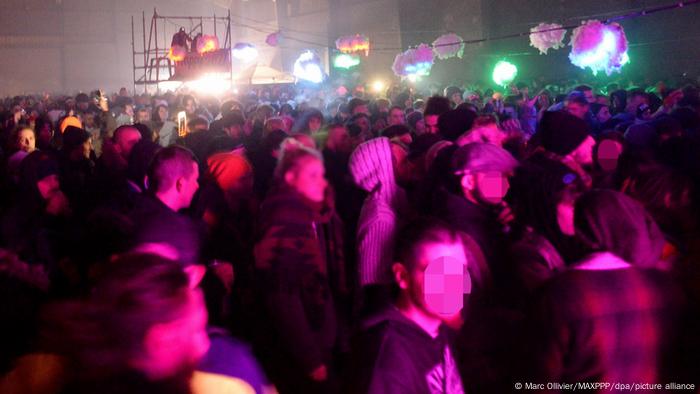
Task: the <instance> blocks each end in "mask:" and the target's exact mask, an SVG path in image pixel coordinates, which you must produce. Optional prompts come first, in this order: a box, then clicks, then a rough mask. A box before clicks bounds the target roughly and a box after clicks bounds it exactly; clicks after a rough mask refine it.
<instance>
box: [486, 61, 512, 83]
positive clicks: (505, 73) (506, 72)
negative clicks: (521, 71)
mask: <svg viewBox="0 0 700 394" xmlns="http://www.w3.org/2000/svg"><path fill="white" fill-rule="evenodd" d="M516 75H518V68H517V67H515V64H513V63H510V62H507V61H505V60H501V61H499V62H498V63H496V67H494V69H493V76H492V77H493V82H495V83H496V84H497V85H499V86H505V85H507V84H509V83H511V82H513V80H514V79H515V76H516Z"/></svg>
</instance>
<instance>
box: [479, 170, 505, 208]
mask: <svg viewBox="0 0 700 394" xmlns="http://www.w3.org/2000/svg"><path fill="white" fill-rule="evenodd" d="M475 182H476V190H477V191H478V194H479V197H480V199H481V200H483V201H484V202H487V203H489V204H499V203H500V202H501V201H503V197H505V196H506V194H507V193H508V189H509V188H510V183H509V182H508V177H507V176H506V175H505V174H503V173H501V172H499V171H490V172H484V173H477V174H476V176H475Z"/></svg>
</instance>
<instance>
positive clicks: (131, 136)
mask: <svg viewBox="0 0 700 394" xmlns="http://www.w3.org/2000/svg"><path fill="white" fill-rule="evenodd" d="M140 140H141V133H140V132H139V131H138V130H137V129H127V130H124V131H122V132H120V133H119V135H118V138H117V139H116V141H114V142H115V144H116V145H117V150H118V151H119V152H120V153H121V155H122V157H124V158H125V159H128V158H129V155H131V150H132V149H134V145H136V143H138V142H139V141H140Z"/></svg>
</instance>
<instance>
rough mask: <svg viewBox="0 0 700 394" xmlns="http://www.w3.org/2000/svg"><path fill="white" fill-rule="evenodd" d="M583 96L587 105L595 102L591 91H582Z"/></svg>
mask: <svg viewBox="0 0 700 394" xmlns="http://www.w3.org/2000/svg"><path fill="white" fill-rule="evenodd" d="M583 95H584V96H586V101H588V103H589V104H593V103H595V102H596V98H595V95H594V94H593V91H592V90H584V91H583Z"/></svg>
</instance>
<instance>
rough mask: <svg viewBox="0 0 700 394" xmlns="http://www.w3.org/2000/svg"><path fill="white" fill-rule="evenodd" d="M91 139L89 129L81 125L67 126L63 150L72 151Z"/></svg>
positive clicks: (64, 133)
mask: <svg viewBox="0 0 700 394" xmlns="http://www.w3.org/2000/svg"><path fill="white" fill-rule="evenodd" d="M89 139H90V133H88V132H87V131H85V130H83V129H81V128H79V127H75V126H68V127H66V131H65V132H63V150H64V151H65V152H70V151H72V150H73V149H75V148H77V147H79V146H80V145H82V144H83V143H84V142H85V141H87V140H89Z"/></svg>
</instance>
